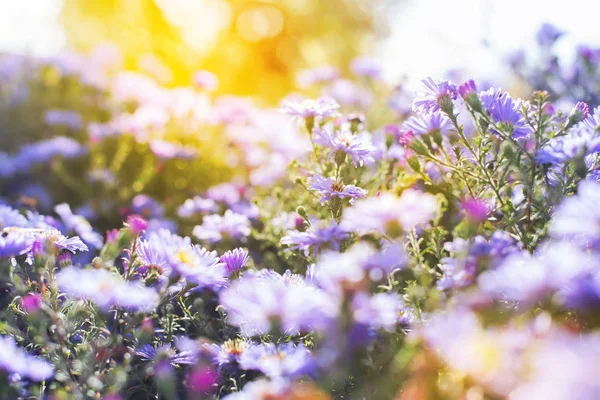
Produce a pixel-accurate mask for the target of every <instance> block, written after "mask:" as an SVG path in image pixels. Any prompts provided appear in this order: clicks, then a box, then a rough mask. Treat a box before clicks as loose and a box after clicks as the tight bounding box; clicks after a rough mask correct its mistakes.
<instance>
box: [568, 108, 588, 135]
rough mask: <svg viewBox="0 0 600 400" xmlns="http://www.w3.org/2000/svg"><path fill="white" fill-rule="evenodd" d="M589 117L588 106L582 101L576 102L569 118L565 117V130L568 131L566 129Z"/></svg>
mask: <svg viewBox="0 0 600 400" xmlns="http://www.w3.org/2000/svg"><path fill="white" fill-rule="evenodd" d="M589 115H590V108H589V106H588V105H587V104H586V103H584V102H583V101H580V102H578V103H577V104H575V106H574V107H573V109H572V110H571V112H570V113H569V116H568V117H567V121H566V124H565V125H566V127H565V129H568V128H570V127H572V126H573V125H575V124H577V123H579V122H581V121H583V120H584V119H586V118H587V117H588V116H589Z"/></svg>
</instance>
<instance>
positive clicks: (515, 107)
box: [480, 88, 532, 139]
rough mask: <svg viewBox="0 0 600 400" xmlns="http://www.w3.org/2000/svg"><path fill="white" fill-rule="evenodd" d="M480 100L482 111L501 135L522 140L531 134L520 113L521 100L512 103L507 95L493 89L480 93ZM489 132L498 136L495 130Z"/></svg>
mask: <svg viewBox="0 0 600 400" xmlns="http://www.w3.org/2000/svg"><path fill="white" fill-rule="evenodd" d="M480 98H481V102H482V103H483V105H484V109H485V110H486V112H487V113H488V115H489V116H490V117H491V118H492V120H493V122H494V124H496V126H497V128H498V129H499V130H500V131H502V132H503V133H505V134H507V135H509V136H512V137H513V138H514V139H523V138H525V137H527V136H529V134H530V133H531V132H532V129H531V127H530V126H528V125H527V124H526V121H525V117H524V116H523V114H522V113H521V108H522V102H521V100H517V101H513V99H511V97H510V96H509V94H508V93H503V92H501V91H500V90H495V89H494V88H491V89H490V90H488V91H487V92H483V93H481V94H480ZM491 131H492V133H494V134H496V135H500V133H499V132H498V131H497V130H495V129H491Z"/></svg>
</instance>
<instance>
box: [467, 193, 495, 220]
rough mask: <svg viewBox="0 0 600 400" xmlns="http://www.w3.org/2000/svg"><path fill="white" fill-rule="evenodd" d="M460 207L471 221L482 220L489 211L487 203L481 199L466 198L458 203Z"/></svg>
mask: <svg viewBox="0 0 600 400" xmlns="http://www.w3.org/2000/svg"><path fill="white" fill-rule="evenodd" d="M460 208H461V209H462V210H463V212H464V213H465V216H466V217H467V219H468V220H470V221H473V222H483V221H485V220H486V219H487V217H488V213H489V211H490V210H489V204H488V203H487V202H486V201H484V200H482V199H466V200H463V201H462V202H461V204H460Z"/></svg>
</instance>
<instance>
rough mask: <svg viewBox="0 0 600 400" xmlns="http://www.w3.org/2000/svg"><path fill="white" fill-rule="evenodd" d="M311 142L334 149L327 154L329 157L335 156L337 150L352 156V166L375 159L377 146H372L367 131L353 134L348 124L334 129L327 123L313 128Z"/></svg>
mask: <svg viewBox="0 0 600 400" xmlns="http://www.w3.org/2000/svg"><path fill="white" fill-rule="evenodd" d="M313 142H314V143H315V144H319V145H321V146H325V147H327V148H330V149H332V150H334V151H333V152H331V153H330V155H329V158H330V159H332V158H333V157H336V156H337V154H336V153H337V152H342V153H344V154H347V155H348V156H350V158H352V162H353V163H354V166H358V165H360V166H362V165H363V164H365V163H366V164H369V163H371V162H373V161H375V157H374V156H375V154H376V152H377V148H376V147H375V146H373V142H372V140H371V135H370V134H369V133H368V132H362V133H359V134H353V133H352V132H351V131H350V128H349V127H348V126H342V127H340V129H339V130H337V131H336V130H335V128H334V127H333V125H330V124H328V125H325V127H323V128H315V129H314V131H313Z"/></svg>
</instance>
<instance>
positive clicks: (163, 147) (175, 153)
mask: <svg viewBox="0 0 600 400" xmlns="http://www.w3.org/2000/svg"><path fill="white" fill-rule="evenodd" d="M150 150H151V151H152V153H154V155H155V156H156V157H158V158H159V159H161V160H170V159H172V158H179V159H182V160H191V159H193V158H195V157H196V156H197V151H196V149H195V148H193V147H192V146H184V145H181V144H179V143H172V142H167V141H165V140H162V139H154V140H153V141H151V142H150Z"/></svg>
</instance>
